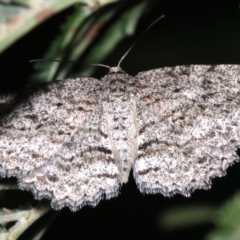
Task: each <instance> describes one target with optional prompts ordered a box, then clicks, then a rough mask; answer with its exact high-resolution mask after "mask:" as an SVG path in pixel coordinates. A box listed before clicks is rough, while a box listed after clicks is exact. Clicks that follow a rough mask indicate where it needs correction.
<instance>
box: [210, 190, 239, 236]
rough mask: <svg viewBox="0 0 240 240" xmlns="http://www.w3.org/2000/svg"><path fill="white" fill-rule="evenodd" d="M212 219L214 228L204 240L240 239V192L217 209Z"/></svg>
mask: <svg viewBox="0 0 240 240" xmlns="http://www.w3.org/2000/svg"><path fill="white" fill-rule="evenodd" d="M212 221H213V223H214V225H215V226H216V228H215V230H214V231H213V232H211V233H210V234H209V235H208V236H207V237H206V240H226V239H227V240H239V239H240V192H238V193H236V194H235V195H234V196H233V198H232V199H230V200H228V201H227V202H226V203H225V204H224V205H223V206H222V207H221V208H220V209H219V210H218V212H217V213H216V214H215V215H214V217H213V218H212Z"/></svg>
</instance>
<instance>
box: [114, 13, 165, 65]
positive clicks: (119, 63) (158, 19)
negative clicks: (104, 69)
mask: <svg viewBox="0 0 240 240" xmlns="http://www.w3.org/2000/svg"><path fill="white" fill-rule="evenodd" d="M164 17H165V15H162V16H160V17H159V18H157V19H156V20H155V21H154V22H152V23H151V24H150V25H149V26H148V27H147V28H146V29H145V31H144V32H143V33H142V34H141V35H140V36H139V37H138V38H137V40H136V41H135V42H134V43H133V44H132V46H131V47H130V48H129V49H128V50H127V51H126V53H125V54H124V55H123V56H122V57H121V59H120V61H119V62H118V65H117V66H118V67H120V65H121V63H122V61H123V59H124V58H125V57H126V56H127V55H128V53H129V52H130V51H131V50H132V48H133V47H134V46H135V45H136V43H137V42H138V41H139V40H140V39H141V38H142V37H143V36H144V35H145V34H146V32H147V31H148V30H149V29H150V28H151V27H152V26H153V25H154V24H155V23H157V22H158V21H160V20H161V19H162V18H164Z"/></svg>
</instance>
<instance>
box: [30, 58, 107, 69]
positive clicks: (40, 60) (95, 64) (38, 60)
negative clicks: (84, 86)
mask: <svg viewBox="0 0 240 240" xmlns="http://www.w3.org/2000/svg"><path fill="white" fill-rule="evenodd" d="M44 61H51V62H59V63H62V62H63V63H76V62H73V61H61V60H56V59H33V60H30V61H29V62H30V63H31V62H44ZM76 64H80V63H76ZM85 64H88V65H90V66H98V67H105V68H108V69H110V67H109V66H107V65H104V64H99V63H85Z"/></svg>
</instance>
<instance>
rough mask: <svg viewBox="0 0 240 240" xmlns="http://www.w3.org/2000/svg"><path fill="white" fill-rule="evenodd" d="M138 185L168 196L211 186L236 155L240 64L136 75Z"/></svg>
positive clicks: (239, 129)
mask: <svg viewBox="0 0 240 240" xmlns="http://www.w3.org/2000/svg"><path fill="white" fill-rule="evenodd" d="M135 79H136V87H137V91H138V96H137V100H136V104H137V112H138V125H139V150H138V157H137V158H136V160H135V163H134V164H133V172H134V176H135V180H136V182H137V185H138V187H139V189H140V191H142V192H145V193H158V192H160V193H162V194H163V195H165V196H172V195H173V194H176V193H181V194H183V195H185V196H190V193H191V191H193V190H194V189H198V188H204V189H207V188H209V187H210V186H211V178H213V177H215V176H223V175H224V174H225V173H226V169H227V167H228V166H229V165H231V164H232V163H233V162H234V161H237V160H238V158H239V157H238V155H237V153H236V151H237V149H238V147H239V145H240V90H239V84H240V66H238V65H217V66H207V65H202V66H200V65H192V66H177V67H165V68H162V69H155V70H151V71H146V72H141V73H139V74H138V75H137V76H136V77H135Z"/></svg>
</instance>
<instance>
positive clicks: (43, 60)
mask: <svg viewBox="0 0 240 240" xmlns="http://www.w3.org/2000/svg"><path fill="white" fill-rule="evenodd" d="M45 61H50V62H59V63H62V62H63V63H75V64H76V62H72V61H62V60H56V59H43V58H40V59H33V60H30V61H29V62H30V63H32V62H45ZM77 64H80V63H77Z"/></svg>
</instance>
